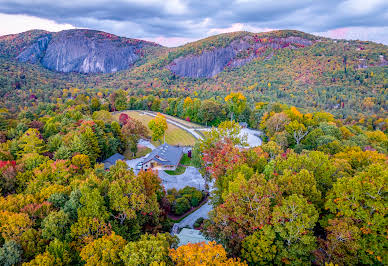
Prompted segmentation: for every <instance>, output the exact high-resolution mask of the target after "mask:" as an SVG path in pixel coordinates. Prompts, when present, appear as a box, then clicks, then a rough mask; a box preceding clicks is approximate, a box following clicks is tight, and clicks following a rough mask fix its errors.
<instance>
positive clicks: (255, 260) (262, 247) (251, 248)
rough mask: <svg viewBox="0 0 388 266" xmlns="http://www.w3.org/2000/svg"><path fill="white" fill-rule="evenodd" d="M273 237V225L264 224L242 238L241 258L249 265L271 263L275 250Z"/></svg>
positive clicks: (274, 235) (274, 236)
mask: <svg viewBox="0 0 388 266" xmlns="http://www.w3.org/2000/svg"><path fill="white" fill-rule="evenodd" d="M275 238H276V234H275V231H274V229H273V227H272V226H270V225H264V227H263V228H262V229H260V230H259V231H256V232H254V233H253V234H252V235H249V236H247V237H246V238H245V239H244V240H243V242H242V248H241V258H243V259H245V260H246V261H247V262H248V263H249V264H251V265H267V264H268V265H269V264H273V263H274V259H275V256H276V252H277V247H276V244H275Z"/></svg>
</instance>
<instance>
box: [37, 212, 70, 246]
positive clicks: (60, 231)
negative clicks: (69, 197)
mask: <svg viewBox="0 0 388 266" xmlns="http://www.w3.org/2000/svg"><path fill="white" fill-rule="evenodd" d="M69 226H70V219H69V215H68V214H67V213H65V212H64V211H63V210H60V211H58V212H55V211H54V212H51V213H50V214H49V215H48V216H47V217H46V218H44V220H43V222H42V236H43V237H44V238H46V239H50V240H54V239H56V238H57V239H60V240H64V239H65V237H66V233H67V231H68V229H69Z"/></svg>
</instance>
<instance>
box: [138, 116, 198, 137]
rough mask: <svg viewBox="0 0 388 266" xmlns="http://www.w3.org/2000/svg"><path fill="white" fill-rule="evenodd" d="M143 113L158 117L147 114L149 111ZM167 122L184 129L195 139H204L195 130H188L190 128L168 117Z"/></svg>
mask: <svg viewBox="0 0 388 266" xmlns="http://www.w3.org/2000/svg"><path fill="white" fill-rule="evenodd" d="M142 112H143V113H144V114H146V115H149V116H154V117H155V116H156V115H155V114H153V113H150V112H147V111H142ZM166 120H167V122H169V123H170V124H173V125H175V126H177V127H179V128H181V129H183V130H186V131H187V132H189V133H190V134H191V135H193V136H194V138H196V139H201V138H202V136H201V135H199V134H198V133H197V132H195V130H194V129H192V128H188V127H186V126H184V125H183V124H181V123H179V122H176V121H174V120H172V119H170V118H168V117H166Z"/></svg>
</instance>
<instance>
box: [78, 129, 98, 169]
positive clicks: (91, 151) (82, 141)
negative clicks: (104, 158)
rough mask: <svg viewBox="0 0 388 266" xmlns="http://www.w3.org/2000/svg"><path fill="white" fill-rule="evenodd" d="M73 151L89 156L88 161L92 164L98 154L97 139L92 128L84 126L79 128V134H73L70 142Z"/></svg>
mask: <svg viewBox="0 0 388 266" xmlns="http://www.w3.org/2000/svg"><path fill="white" fill-rule="evenodd" d="M71 150H72V151H73V153H80V154H85V155H87V156H89V159H90V162H91V163H92V164H94V163H95V162H96V160H97V158H98V157H99V156H100V152H101V150H100V147H99V145H98V139H97V136H96V134H95V133H94V131H93V129H92V128H91V127H89V126H85V127H84V128H82V129H81V134H80V135H75V136H74V138H73V141H72V143H71Z"/></svg>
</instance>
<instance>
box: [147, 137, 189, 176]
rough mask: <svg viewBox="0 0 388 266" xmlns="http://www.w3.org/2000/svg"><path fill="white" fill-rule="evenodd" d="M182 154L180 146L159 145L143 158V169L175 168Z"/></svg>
mask: <svg viewBox="0 0 388 266" xmlns="http://www.w3.org/2000/svg"><path fill="white" fill-rule="evenodd" d="M182 155H183V149H182V148H181V147H177V146H172V145H168V144H167V143H165V144H163V145H160V146H159V147H157V148H156V149H154V150H153V151H152V152H150V153H149V154H148V155H147V157H146V158H144V160H143V170H148V169H155V170H176V168H177V166H178V165H179V162H180V160H181V158H182Z"/></svg>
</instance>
